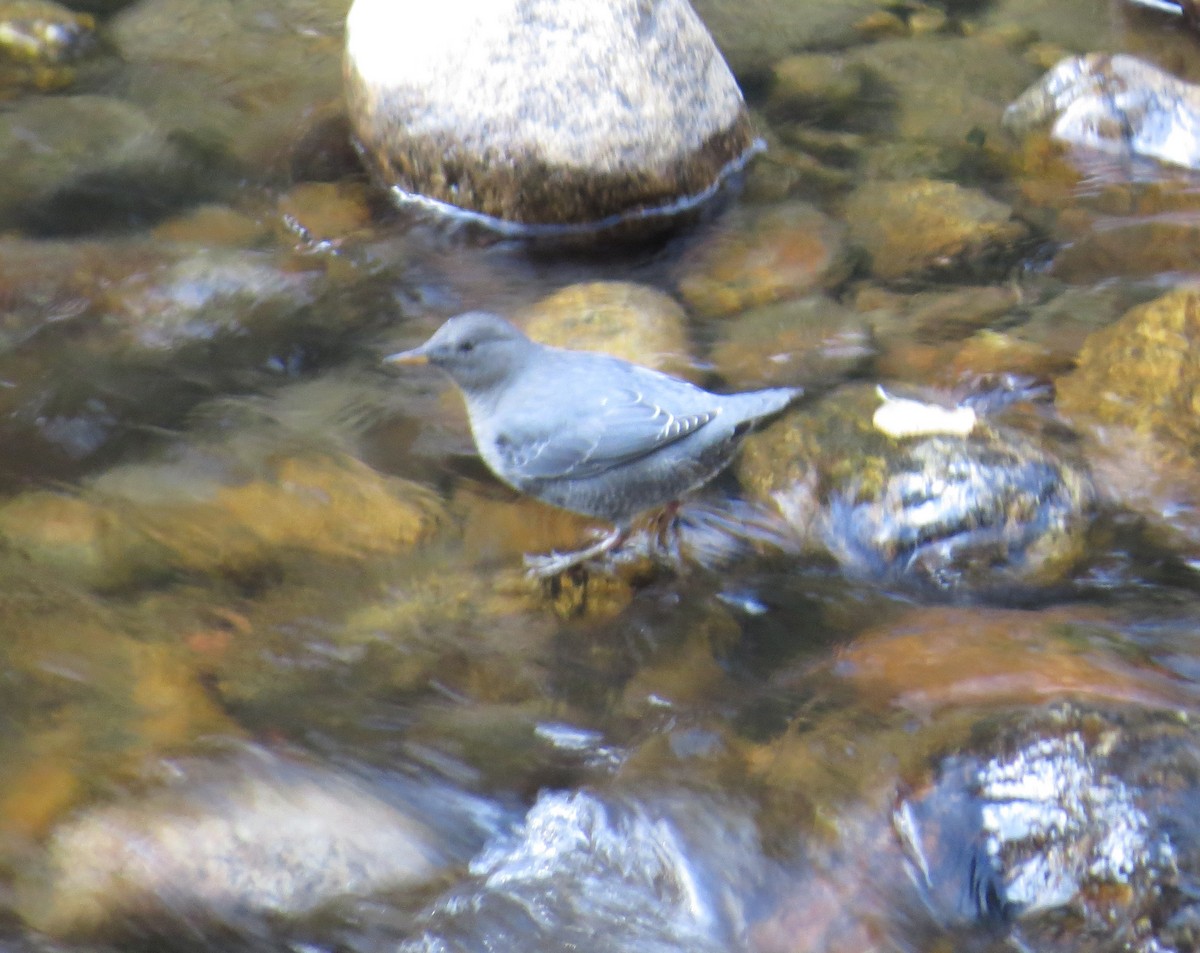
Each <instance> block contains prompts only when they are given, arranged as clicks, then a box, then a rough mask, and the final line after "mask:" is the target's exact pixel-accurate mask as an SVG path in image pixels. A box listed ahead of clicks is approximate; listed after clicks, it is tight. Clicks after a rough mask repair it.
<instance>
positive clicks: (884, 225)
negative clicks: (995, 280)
mask: <svg viewBox="0 0 1200 953" xmlns="http://www.w3.org/2000/svg"><path fill="white" fill-rule="evenodd" d="M845 212H846V223H847V225H848V226H849V230H850V235H851V237H852V238H853V239H854V241H856V242H857V243H858V244H859V245H861V246H862V247H863V248H864V249H865V250H866V252H867V254H868V255H869V258H870V268H871V273H872V274H873V275H875V277H877V278H880V279H883V280H885V281H886V280H896V279H900V278H919V277H922V276H926V277H929V276H939V275H941V276H947V277H949V276H963V275H966V276H971V277H982V276H987V275H990V274H997V273H1003V271H1004V270H1005V269H1007V268H1008V267H1009V266H1011V265H1012V264H1013V263H1014V262H1015V261H1016V260H1017V258H1018V257H1019V254H1020V252H1021V250H1022V247H1023V243H1024V241H1025V240H1026V239H1027V238H1028V237H1029V230H1028V228H1027V227H1026V226H1025V225H1024V224H1023V223H1022V222H1020V221H1018V220H1016V219H1015V218H1014V217H1013V212H1012V209H1010V208H1009V207H1008V206H1007V205H1005V204H1003V203H1002V202H998V201H996V200H995V199H993V198H990V197H989V196H987V195H985V194H984V193H983V192H980V191H978V190H976V189H968V188H964V187H963V186H961V185H957V184H955V183H953V182H943V181H935V180H931V179H914V180H910V181H901V182H871V183H869V184H867V185H864V186H862V187H861V188H859V189H858V190H856V191H855V192H854V193H853V194H852V195H851V196H850V197H849V198H848V199H847V201H846V209H845Z"/></svg>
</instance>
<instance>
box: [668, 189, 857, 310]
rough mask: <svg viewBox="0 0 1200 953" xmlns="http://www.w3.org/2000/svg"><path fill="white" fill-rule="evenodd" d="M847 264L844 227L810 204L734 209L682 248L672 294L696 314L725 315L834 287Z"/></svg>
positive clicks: (847, 270)
mask: <svg viewBox="0 0 1200 953" xmlns="http://www.w3.org/2000/svg"><path fill="white" fill-rule="evenodd" d="M853 265H854V261H853V258H852V256H851V255H850V254H849V250H848V248H847V245H846V235H845V228H844V227H843V226H842V225H841V224H840V223H839V222H837V221H835V220H834V219H832V218H830V217H829V216H827V215H824V214H823V213H822V212H820V211H819V210H818V209H817V208H815V207H814V206H812V205H809V204H807V203H805V202H787V203H784V204H782V205H777V206H775V207H772V208H766V209H763V208H752V207H747V206H740V207H739V208H737V209H734V210H733V211H731V212H730V213H729V214H728V215H726V216H724V217H723V218H722V219H721V220H720V221H719V222H718V223H717V224H716V225H714V226H713V227H712V228H711V229H710V230H708V231H707V232H706V233H704V234H703V235H701V236H700V237H699V238H698V240H697V241H696V243H695V244H694V245H693V246H692V247H691V248H689V249H688V251H687V252H686V253H685V255H684V257H683V260H682V261H681V262H680V266H679V272H680V275H679V293H680V295H681V296H682V297H683V299H684V301H686V302H687V304H688V306H689V307H691V308H693V309H694V310H696V311H698V312H700V313H701V314H704V315H708V316H712V317H717V316H725V315H730V314H737V313H738V312H740V311H745V310H746V309H747V308H754V307H759V306H761V305H766V304H770V303H771V302H773V301H781V300H786V299H788V298H795V297H798V296H800V295H803V294H807V293H809V292H812V291H817V290H822V289H831V288H834V287H836V286H837V285H839V284H840V283H841V282H842V281H844V280H845V279H846V278H847V277H848V276H849V275H850V271H851V269H852V268H853Z"/></svg>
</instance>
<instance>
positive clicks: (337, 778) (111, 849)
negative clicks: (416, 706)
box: [18, 751, 445, 937]
mask: <svg viewBox="0 0 1200 953" xmlns="http://www.w3.org/2000/svg"><path fill="white" fill-rule="evenodd" d="M177 772H178V777H177V778H176V780H175V781H174V783H172V784H170V785H168V786H166V787H165V788H162V789H160V790H157V791H152V792H151V793H148V794H145V795H143V796H141V797H134V798H130V799H127V800H125V801H123V802H121V803H119V804H113V805H109V806H98V807H93V808H91V809H89V810H86V811H83V812H82V813H80V814H79V815H78V816H77V817H76V818H75V819H74V820H72V821H70V822H68V823H66V824H64V825H62V826H61V827H60V828H59V829H58V830H56V831H55V832H54V834H53V836H52V837H51V839H50V842H49V846H48V848H47V856H46V864H45V869H44V871H39V870H27V871H25V872H24V873H25V876H24V878H23V881H22V883H21V885H20V888H19V892H20V900H19V902H18V908H19V910H20V913H21V915H22V917H23V918H24V919H25V920H26V922H28V923H29V924H30V925H31V926H33V927H35V928H36V929H39V930H42V931H44V932H46V933H49V934H50V935H52V936H58V937H87V936H97V935H101V936H123V935H129V934H130V933H133V934H135V935H136V934H143V935H144V934H145V933H146V932H147V931H148V932H150V933H167V932H177V931H178V930H179V929H180V927H181V925H186V927H187V928H190V929H192V930H204V929H213V928H216V927H220V926H225V927H227V928H228V927H233V928H239V927H246V926H249V927H250V928H253V926H254V925H255V924H254V921H255V919H256V918H262V917H266V916H273V917H298V916H302V915H305V914H308V913H311V912H313V911H314V910H316V909H317V908H318V907H320V906H322V905H323V904H328V903H330V902H332V901H335V900H338V899H342V898H348V897H355V896H362V895H364V894H368V893H372V892H378V891H381V890H385V889H391V890H394V889H397V888H404V887H410V886H413V885H416V884H419V883H421V882H423V881H425V880H428V879H429V878H430V877H432V876H433V875H434V874H436V872H437V871H438V870H439V869H440V867H441V866H442V864H443V863H444V862H445V858H443V857H442V851H441V849H440V847H441V845H440V843H439V841H438V839H437V838H436V836H435V834H434V833H433V831H432V830H431V829H430V828H429V827H428V826H427V825H426V824H425V823H423V822H422V821H421V820H420V819H418V818H417V817H416V816H414V814H413V812H412V809H411V808H410V807H407V806H406V805H405V804H404V803H403V801H402V800H400V799H398V798H396V797H395V795H394V793H392V794H389V792H388V790H387V789H386V788H384V787H382V786H372V785H369V784H367V783H365V782H363V781H360V780H356V779H354V778H351V777H348V776H347V775H345V774H342V773H338V772H335V771H333V770H329V769H325V768H319V767H315V766H312V765H307V764H303V763H299V762H292V761H287V760H284V759H281V758H276V757H273V756H271V755H269V754H267V753H266V752H262V751H258V752H249V753H247V754H245V755H243V756H240V757H237V758H234V759H230V760H229V761H228V762H227V763H219V762H218V763H205V762H200V761H197V762H193V763H185V764H182V765H178V766H177Z"/></svg>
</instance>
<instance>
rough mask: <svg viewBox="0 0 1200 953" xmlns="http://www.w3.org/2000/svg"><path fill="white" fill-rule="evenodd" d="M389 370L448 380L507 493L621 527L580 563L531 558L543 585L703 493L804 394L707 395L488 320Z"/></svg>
mask: <svg viewBox="0 0 1200 953" xmlns="http://www.w3.org/2000/svg"><path fill="white" fill-rule="evenodd" d="M385 360H386V362H387V363H389V364H433V365H435V366H436V367H440V368H441V369H442V370H443V371H445V372H446V373H447V374H449V375H450V377H451V379H452V380H453V381H454V383H455V384H457V385H458V387H459V389H460V390H461V391H462V393H463V397H464V398H465V399H466V403H467V415H468V416H469V418H470V421H471V434H472V436H473V437H474V438H475V446H476V447H477V448H478V449H479V453H480V456H482V457H483V461H484V463H486V464H487V466H488V468H489V469H490V470H491V471H492V472H493V473H494V474H496V476H498V477H499V478H500V479H501V480H502V481H504V482H505V483H507V484H508V485H509V486H511V487H513V488H514V489H517V490H519V491H521V492H522V493H528V494H529V495H530V496H534V497H537V498H538V499H539V500H544V501H545V502H547V503H552V504H554V505H555V506H559V507H561V508H563V509H565V510H571V511H573V512H575V513H582V514H584V515H586V516H594V517H598V518H600V519H603V520H607V521H608V522H610V523H614V524H615V529H613V531H612V532H611V533H609V534H607V535H606V536H605V537H604V538H603V539H601V540H600V541H599V542H598V543H596V544H595V545H593V546H589V547H588V548H586V549H582V550H579V551H578V552H573V553H551V554H549V555H548V556H526V557H525V562H526V565H527V566H528V567H529V569H530V572H531V574H533V575H537V576H552V575H556V574H557V573H560V572H562V571H563V570H565V569H569V568H570V567H572V566H575V565H577V564H579V563H582V562H585V561H586V560H589V559H592V558H594V557H596V556H599V555H601V554H603V553H606V552H608V551H609V550H611V549H613V548H614V547H616V546H617V545H619V544H620V543H621V541H622V540H624V538H625V537H626V536H627V535H628V533H629V529H630V524H631V522H632V520H633V518H634V517H635V516H637V515H638V514H639V513H642V512H644V511H646V510H650V509H654V508H657V507H661V506H665V505H666V504H668V503H672V502H674V501H676V500H678V499H679V497H680V496H682V495H683V494H685V493H688V492H689V491H691V490H695V489H697V488H699V487H700V486H702V485H704V484H705V483H707V482H708V481H709V480H711V479H712V478H713V477H714V476H716V475H717V474H718V473H719V472H720V471H721V470H722V469H724V467H725V466H726V465H727V464H728V463H729V462H730V460H732V459H733V454H734V451H735V450H736V448H737V444H738V442H739V441H740V439H741V438H742V437H743V436H744V435H745V434H746V433H748V432H749V431H750V430H751V428H752V427H753V426H754V425H755V424H756V423H757V422H758V421H760V420H761V419H763V418H764V417H769V416H771V415H772V414H776V413H778V412H779V411H781V410H783V409H784V408H785V407H787V405H788V404H789V403H791V402H792V401H793V400H795V399H796V398H797V397H799V396H800V394H801V393H802V391H801V390H800V389H799V388H792V387H776V388H771V389H769V390H759V391H751V392H749V393H744V394H712V393H709V392H708V391H706V390H703V389H701V388H699V387H696V386H695V385H694V384H689V383H688V382H687V381H682V380H679V379H678V378H675V377H669V376H668V375H666V374H661V373H659V372H658V371H653V370H650V369H649V368H647V367H640V366H638V365H637V364H630V363H629V362H627V361H622V360H620V359H619V358H615V357H610V356H609V355H607V354H597V353H595V352H591V351H569V350H565V349H563V348H557V347H549V346H547V345H545V344H538V343H537V342H536V341H531V340H530V339H529V338H527V337H526V336H525V335H524V334H522V333H521V332H520V331H519V330H517V328H515V327H513V325H511V324H509V322H507V321H505V320H504V319H503V318H501V317H499V316H498V315H495V314H489V313H488V312H486V311H470V312H468V313H466V314H460V315H458V316H457V317H453V318H451V319H450V320H448V321H447V322H446V323H445V324H443V325H442V326H441V327H440V328H438V330H437V331H436V332H434V335H433V337H431V338H430V339H429V340H428V341H426V342H425V343H424V344H422V345H421V346H420V347H417V348H413V349H412V350H411V351H401V352H400V353H398V354H393V355H391V356H390V357H388V358H386V359H385Z"/></svg>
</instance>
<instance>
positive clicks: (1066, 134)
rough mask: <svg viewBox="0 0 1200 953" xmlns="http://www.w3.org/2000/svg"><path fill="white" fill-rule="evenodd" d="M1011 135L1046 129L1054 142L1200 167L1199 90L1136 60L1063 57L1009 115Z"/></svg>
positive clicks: (1006, 114) (1128, 157) (1199, 88)
mask: <svg viewBox="0 0 1200 953" xmlns="http://www.w3.org/2000/svg"><path fill="white" fill-rule="evenodd" d="M1004 122H1005V125H1006V126H1007V127H1008V128H1009V129H1011V130H1013V131H1014V132H1018V133H1024V132H1028V131H1030V130H1031V129H1034V128H1037V127H1040V126H1048V127H1049V129H1050V134H1051V136H1053V137H1054V138H1055V139H1058V140H1059V141H1061V142H1064V143H1066V144H1068V145H1071V146H1079V147H1081V148H1084V149H1091V150H1097V151H1099V152H1103V153H1107V154H1109V155H1113V156H1118V157H1121V158H1126V159H1132V158H1146V159H1156V160H1158V161H1160V162H1166V163H1169V164H1171V165H1177V166H1183V167H1185V168H1189V169H1197V168H1200V87H1196V86H1193V85H1191V84H1190V83H1185V82H1183V81H1182V80H1180V79H1176V78H1175V77H1174V76H1172V75H1171V74H1169V73H1165V72H1163V71H1162V70H1160V69H1158V68H1157V67H1156V66H1152V65H1151V64H1149V63H1145V62H1143V61H1142V60H1139V59H1137V58H1136V57H1133V56H1128V55H1124V54H1118V55H1115V56H1110V55H1107V54H1100V53H1092V54H1089V55H1087V56H1073V57H1071V58H1069V59H1065V60H1063V61H1062V62H1061V63H1059V64H1058V65H1057V66H1055V67H1054V69H1052V70H1050V72H1049V73H1047V74H1046V75H1045V76H1043V77H1042V79H1041V80H1040V81H1039V82H1038V83H1037V84H1035V85H1034V86H1033V87H1031V88H1030V89H1028V90H1027V91H1026V92H1025V93H1023V94H1022V95H1021V97H1020V98H1019V99H1017V100H1016V101H1015V102H1014V103H1013V104H1012V105H1011V106H1009V108H1008V110H1007V111H1006V112H1005V114H1004Z"/></svg>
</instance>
